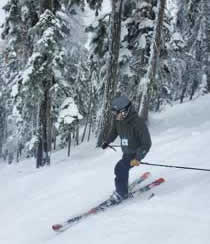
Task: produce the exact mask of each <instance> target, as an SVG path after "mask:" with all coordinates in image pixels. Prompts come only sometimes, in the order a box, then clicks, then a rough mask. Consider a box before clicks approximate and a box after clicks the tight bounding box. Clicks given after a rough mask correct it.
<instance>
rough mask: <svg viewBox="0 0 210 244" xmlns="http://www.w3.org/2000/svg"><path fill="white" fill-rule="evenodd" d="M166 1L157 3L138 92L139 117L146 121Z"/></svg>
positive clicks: (158, 53) (158, 54) (161, 0)
mask: <svg viewBox="0 0 210 244" xmlns="http://www.w3.org/2000/svg"><path fill="white" fill-rule="evenodd" d="M165 5H166V0H160V2H159V3H158V13H157V17H156V23H155V28H154V38H153V43H152V44H151V49H150V59H149V67H148V71H147V74H146V77H145V78H144V82H143V85H142V84H141V83H140V85H139V88H138V90H139V91H138V92H139V95H138V96H139V97H140V96H141V104H140V109H139V115H140V116H141V117H142V118H143V119H144V120H147V119H148V112H149V103H150V91H149V87H150V86H151V85H152V83H153V82H156V81H155V75H156V72H157V62H158V58H159V56H160V48H161V30H162V26H163V17H164V10H165Z"/></svg>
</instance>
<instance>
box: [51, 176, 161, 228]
mask: <svg viewBox="0 0 210 244" xmlns="http://www.w3.org/2000/svg"><path fill="white" fill-rule="evenodd" d="M149 175H150V174H148V173H145V174H143V175H142V176H141V177H140V179H141V180H140V179H138V180H136V181H134V182H133V183H132V184H131V185H130V186H132V187H131V188H132V189H133V188H134V187H135V186H136V185H138V184H139V182H140V183H141V182H142V181H144V180H145V179H147V177H148V176H149ZM164 181H165V180H164V179H163V178H159V179H157V180H155V181H153V182H152V183H149V184H147V185H145V186H143V187H140V188H139V189H137V190H131V191H130V192H129V197H128V198H127V199H125V200H123V201H122V202H124V201H126V200H128V199H130V198H134V197H135V195H139V194H141V193H144V192H147V191H149V190H150V189H152V188H153V187H156V186H158V185H160V184H161V183H163V182H164ZM122 202H120V203H115V204H113V203H112V202H111V201H110V199H108V200H106V201H104V202H102V203H101V204H99V205H98V206H96V207H95V208H92V209H90V210H89V211H87V212H85V213H83V214H81V215H78V216H75V217H73V218H70V219H68V220H67V221H65V222H63V223H61V224H55V225H53V226H52V229H53V230H54V231H56V232H63V231H65V230H66V229H68V228H70V227H71V226H72V225H74V224H76V223H78V222H79V221H81V220H82V219H84V218H86V217H89V216H91V215H94V214H97V213H99V212H102V211H104V210H106V209H107V208H109V207H111V206H115V205H119V204H121V203H122Z"/></svg>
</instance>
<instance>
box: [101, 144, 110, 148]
mask: <svg viewBox="0 0 210 244" xmlns="http://www.w3.org/2000/svg"><path fill="white" fill-rule="evenodd" d="M108 146H109V144H108V143H106V142H104V143H103V144H102V145H101V148H102V149H106V148H107V147H108Z"/></svg>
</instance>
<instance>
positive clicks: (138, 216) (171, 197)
mask: <svg viewBox="0 0 210 244" xmlns="http://www.w3.org/2000/svg"><path fill="white" fill-rule="evenodd" d="M209 100H210V95H206V96H203V97H200V98H199V99H197V100H194V101H192V102H186V103H184V104H182V105H179V104H177V105H176V106H173V107H167V108H166V109H165V111H163V112H162V113H159V114H152V115H151V118H150V125H149V127H150V131H151V135H152V141H153V146H152V149H151V151H150V152H149V154H148V155H147V157H146V158H145V161H147V162H151V163H161V164H174V165H179V166H187V167H198V168H210V162H209V158H210V157H209V156H210V152H209V138H210V114H209V113H208V112H207V111H208V110H209ZM115 144H116V143H115ZM66 154H67V152H66V150H61V151H59V152H56V153H54V154H53V156H52V166H51V167H46V168H43V169H35V160H34V159H27V160H24V161H22V162H20V163H19V164H13V165H7V164H5V163H4V162H0V192H1V195H0V216H1V223H2V225H3V227H2V228H1V230H0V243H2V244H28V243H30V244H48V243H50V244H61V243H62V244H69V243H74V244H84V243H91V244H98V243H100V244H107V243H109V244H116V243H117V244H127V243H142V244H153V243H154V244H156V243H164V244H177V243H179V244H185V243H190V244H204V243H205V244H206V243H208V242H209V239H210V232H209V226H210V217H209V212H210V197H209V191H210V172H203V171H193V170H184V169H171V168H163V167H151V166H146V165H142V166H139V167H136V168H134V169H132V170H131V172H130V179H134V178H136V177H137V176H138V175H140V174H142V173H143V172H145V171H150V172H151V173H152V176H151V177H150V178H149V179H148V180H147V181H146V182H145V183H148V182H150V181H152V180H153V179H155V178H159V177H164V178H165V179H166V182H165V183H164V184H163V185H161V186H159V187H157V188H155V189H154V190H153V192H154V193H155V196H154V197H153V198H152V199H151V200H147V199H146V196H142V197H140V196H139V198H138V197H137V198H135V199H133V200H132V201H129V202H125V203H124V204H122V205H120V206H116V207H114V208H112V209H109V210H107V211H106V212H104V213H99V214H98V215H96V216H92V217H90V218H87V219H86V220H84V221H82V222H80V223H78V224H77V225H75V226H73V227H72V228H70V229H69V230H67V231H66V232H63V233H61V234H56V233H54V232H53V231H52V230H51V225H52V224H55V223H59V222H60V221H63V220H65V219H66V218H69V217H71V216H73V215H76V214H79V213H81V212H83V211H86V210H88V209H89V208H92V207H93V206H95V205H97V204H98V203H99V202H101V201H103V200H104V199H106V198H107V196H109V195H110V194H111V193H112V191H113V188H114V182H113V180H114V175H113V169H114V166H115V164H116V162H117V161H118V160H119V158H120V157H121V151H120V149H118V151H117V153H116V152H114V151H112V150H110V149H108V150H104V151H103V150H101V149H97V148H95V139H94V138H92V141H91V143H89V144H88V143H85V144H82V145H80V146H79V147H75V148H74V149H73V150H72V154H71V157H70V158H68V157H67V156H66Z"/></svg>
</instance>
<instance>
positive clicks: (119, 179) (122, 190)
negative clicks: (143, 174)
mask: <svg viewBox="0 0 210 244" xmlns="http://www.w3.org/2000/svg"><path fill="white" fill-rule="evenodd" d="M134 156H135V155H123V158H122V159H121V160H120V161H119V162H118V163H117V165H116V166H115V170H114V172H115V187H116V192H117V193H119V194H120V195H121V196H122V197H123V198H126V197H127V195H128V178H129V170H130V168H131V166H130V161H131V160H132V159H133V158H134Z"/></svg>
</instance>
